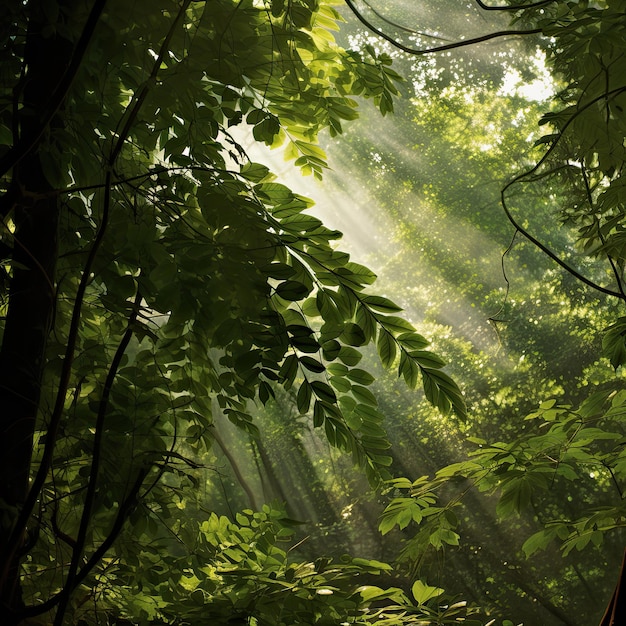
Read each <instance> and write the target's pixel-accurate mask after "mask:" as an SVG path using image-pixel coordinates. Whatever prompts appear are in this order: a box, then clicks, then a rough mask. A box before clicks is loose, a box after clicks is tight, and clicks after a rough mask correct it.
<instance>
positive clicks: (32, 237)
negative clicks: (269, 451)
mask: <svg viewBox="0 0 626 626" xmlns="http://www.w3.org/2000/svg"><path fill="white" fill-rule="evenodd" d="M72 1H73V0H72ZM41 4H42V3H39V2H33V3H32V11H31V16H30V21H29V26H28V33H27V40H26V46H25V50H24V68H25V72H24V78H23V89H22V91H21V98H20V103H21V108H20V109H19V114H18V119H17V120H16V122H15V128H17V129H18V131H19V138H18V139H17V140H16V141H18V142H19V144H20V145H25V146H29V148H30V149H29V150H27V151H26V152H25V154H23V156H21V158H20V159H19V161H18V162H17V163H15V164H14V165H13V170H12V178H11V187H10V191H9V193H8V194H7V196H9V197H10V201H9V202H8V208H9V209H10V210H12V214H11V216H12V219H13V223H14V225H15V230H14V237H13V253H12V259H13V271H12V278H11V282H10V288H9V304H8V312H7V317H6V321H5V327H4V334H3V336H2V345H1V346H0V504H1V505H2V508H3V510H4V513H5V515H4V517H3V520H2V525H3V528H2V529H1V532H0V554H4V555H5V557H4V559H3V562H0V565H1V566H2V578H1V579H0V601H1V603H2V608H1V609H0V623H2V624H10V623H15V622H18V621H19V619H18V618H17V617H15V612H16V611H17V612H19V609H20V606H21V604H22V599H21V593H20V588H19V576H18V573H19V557H20V554H19V552H20V551H21V550H22V545H21V542H22V541H23V540H24V537H22V538H20V540H19V541H20V545H19V546H9V545H7V541H8V539H7V538H8V536H9V528H7V526H8V525H11V524H12V521H14V519H15V513H16V512H17V511H19V510H20V509H21V507H22V505H23V503H24V501H25V498H26V495H27V493H28V488H29V476H30V464H31V457H32V445H33V434H34V429H35V424H36V420H37V414H38V410H39V403H40V397H41V381H42V374H43V369H44V365H45V352H46V344H47V340H48V336H49V333H50V330H51V328H52V324H53V320H54V307H55V287H54V281H55V266H56V260H57V229H58V223H59V200H58V195H57V194H56V193H54V183H55V182H56V181H49V180H48V179H47V178H46V175H45V173H44V168H43V166H42V161H41V156H40V147H41V146H42V145H43V140H42V138H43V137H45V141H46V142H47V145H48V146H50V143H51V142H53V141H54V129H55V128H58V127H59V125H60V123H61V121H60V115H59V112H57V114H56V115H55V116H53V117H52V119H51V122H50V124H49V125H48V127H47V128H46V129H43V128H42V122H43V120H46V119H50V115H49V110H48V107H49V102H50V98H51V94H53V93H54V91H55V88H56V87H57V86H58V85H59V83H60V81H61V78H62V76H63V74H64V73H65V72H66V70H67V68H68V66H69V62H70V59H71V56H72V44H71V42H69V41H68V40H67V39H64V38H62V37H61V36H59V35H58V34H55V33H56V30H55V29H51V28H50V24H48V23H47V20H46V17H45V15H44V13H43V11H42V10H41ZM59 4H60V5H65V6H61V7H60V9H61V11H60V15H61V16H63V10H64V9H67V8H68V7H67V6H66V5H67V3H63V2H60V3H59ZM28 8H29V10H30V9H31V3H29V7H28ZM46 26H47V27H48V28H46ZM15 93H16V97H19V94H18V90H17V89H16V90H15ZM15 108H16V109H17V107H15ZM6 208H7V205H6V204H5V209H6ZM16 548H17V550H16ZM7 554H9V555H11V556H10V557H9V558H7V556H6V555H7Z"/></svg>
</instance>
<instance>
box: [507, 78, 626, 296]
mask: <svg viewBox="0 0 626 626" xmlns="http://www.w3.org/2000/svg"><path fill="white" fill-rule="evenodd" d="M624 92H626V86H625V87H616V88H615V89H612V90H610V91H607V92H606V93H603V94H600V95H599V96H596V97H595V98H592V99H591V100H588V101H587V102H585V103H584V104H583V105H581V104H580V102H579V103H578V104H579V108H578V109H577V111H576V112H575V113H574V114H573V115H572V116H571V117H570V118H569V119H568V120H567V121H566V122H565V124H563V127H562V128H561V129H560V130H559V133H558V135H557V137H556V139H555V140H554V142H553V143H552V144H551V145H550V147H549V148H548V150H546V152H545V153H544V155H543V156H542V157H541V159H539V161H537V163H535V165H534V166H533V167H531V168H530V169H529V170H527V171H525V172H522V173H521V174H519V175H518V176H516V177H515V178H513V179H512V180H511V181H509V182H508V183H507V184H506V185H505V186H504V187H503V188H502V190H501V192H500V202H501V204H502V208H503V209H504V213H505V215H506V217H507V219H508V220H509V222H511V224H512V225H513V226H514V227H515V229H516V230H517V231H518V232H520V233H521V234H522V235H524V237H526V239H528V241H530V242H531V243H532V244H534V245H535V246H536V247H537V248H539V249H540V250H541V251H542V252H543V253H544V254H545V255H546V256H548V257H549V258H551V259H552V260H553V261H554V262H555V263H557V264H558V265H560V266H561V267H562V268H563V269H564V270H565V271H566V272H568V273H569V274H571V275H572V276H574V277H575V278H577V279H578V280H579V281H581V282H582V283H584V284H585V285H587V286H589V287H591V288H592V289H595V290H596V291H599V292H601V293H605V294H607V295H610V296H614V297H616V298H619V299H620V300H624V299H626V298H625V297H624V293H623V291H622V285H621V282H619V283H618V286H619V289H620V291H614V290H612V289H608V288H606V287H603V286H602V285H598V284H597V283H595V282H594V281H592V280H590V279H589V278H587V277H586V276H584V275H583V274H581V273H580V272H578V271H577V270H576V269H574V268H573V267H572V266H571V265H569V264H568V263H566V262H565V261H564V260H563V259H561V257H559V256H558V255H557V254H556V253H554V252H553V251H552V250H550V248H548V247H547V246H546V245H545V244H543V243H541V242H540V241H539V240H538V239H537V238H535V237H533V236H532V235H531V234H530V232H529V231H528V230H526V229H525V228H524V227H523V226H521V225H520V224H519V223H518V222H517V220H516V219H515V218H514V217H513V215H512V213H511V211H510V210H509V208H508V206H507V203H506V192H507V191H508V190H509V189H510V188H511V187H512V186H513V185H516V184H518V183H524V182H531V180H533V179H536V176H533V175H535V174H536V173H537V171H538V170H539V168H540V167H541V166H542V165H543V164H544V163H545V162H546V161H547V159H548V158H549V157H550V155H551V154H552V153H553V152H554V151H555V150H556V148H557V146H558V145H559V143H560V141H561V138H562V137H563V134H564V133H565V131H566V130H567V128H568V127H569V126H570V125H571V124H572V123H573V122H574V120H575V119H576V118H577V117H578V116H579V115H581V114H582V113H583V112H584V111H585V110H587V109H588V108H589V107H591V106H593V105H594V104H596V103H597V102H599V101H601V100H605V99H607V98H609V97H610V96H617V95H619V94H620V93H624ZM531 176H533V178H530V177H531Z"/></svg>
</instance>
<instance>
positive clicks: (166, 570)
mask: <svg viewBox="0 0 626 626" xmlns="http://www.w3.org/2000/svg"><path fill="white" fill-rule="evenodd" d="M338 21H339V16H338V14H337V12H336V11H335V9H334V8H333V7H332V6H331V5H330V4H329V3H325V2H324V3H320V2H317V1H315V0H302V1H300V0H296V1H292V2H288V3H287V2H283V1H281V0H276V1H273V2H253V1H251V0H245V1H243V2H233V1H231V0H217V1H212V2H206V3H205V2H192V1H191V0H182V1H173V0H159V1H157V2H155V1H153V0H149V1H140V2H134V3H131V4H130V5H129V4H128V3H124V2H118V1H114V2H106V3H105V2H82V1H79V0H62V1H61V0H60V1H55V0H52V1H50V2H44V3H33V2H28V3H23V2H20V1H15V2H8V3H4V4H3V8H2V23H3V24H4V25H5V27H4V28H3V30H2V37H3V39H2V50H3V53H2V58H1V61H0V62H1V71H2V76H3V81H2V95H1V100H0V107H1V108H0V116H1V117H0V138H1V141H2V151H1V153H0V174H1V175H2V192H3V197H2V202H3V204H2V231H1V237H2V242H3V249H2V250H3V266H2V279H3V281H4V282H3V287H2V289H3V290H2V298H3V299H2V313H3V317H2V331H3V335H2V349H1V351H0V370H1V371H2V373H3V383H4V384H3V386H2V388H1V390H0V396H1V397H0V404H2V406H3V414H2V422H1V423H2V434H1V436H0V439H1V441H2V444H1V445H2V450H1V451H0V458H2V467H1V468H0V473H1V476H2V485H3V486H2V491H0V498H1V500H0V501H1V503H2V507H1V508H2V539H1V540H0V549H1V550H2V553H3V558H2V560H1V562H2V563H3V571H2V576H1V585H0V590H1V593H0V600H1V603H2V613H1V616H0V621H2V623H3V624H4V623H6V624H10V623H19V622H21V621H22V620H23V619H24V618H26V617H32V616H36V615H40V614H42V615H50V616H53V617H51V618H50V619H52V620H54V623H55V624H58V625H60V624H62V623H72V622H75V621H77V620H79V619H80V620H83V622H81V623H84V621H85V620H86V621H89V622H94V623H95V622H98V623H102V622H100V621H99V620H101V619H109V617H107V616H110V619H114V618H115V617H116V616H122V617H125V618H128V619H130V620H133V621H138V622H141V623H146V622H148V621H151V620H155V619H156V620H165V621H167V622H171V623H175V622H184V623H186V624H189V623H204V622H205V620H206V619H207V616H208V615H214V616H216V617H217V616H221V618H223V619H226V617H227V616H228V617H230V616H232V615H235V616H236V618H237V619H241V620H244V621H246V623H259V624H277V623H337V622H338V621H343V620H346V619H348V618H350V619H351V620H357V622H356V623H364V624H365V623H373V622H380V623H389V624H392V623H393V624H396V623H398V624H399V623H404V622H406V621H409V620H410V619H413V618H412V617H409V615H413V614H422V613H424V612H427V611H428V610H429V609H428V608H427V607H426V605H424V598H423V597H422V596H419V605H418V606H414V605H413V604H412V603H411V601H410V600H409V599H408V598H407V597H406V596H405V595H404V594H403V593H402V592H400V591H398V590H391V591H388V592H387V591H384V590H382V589H381V590H377V589H376V588H374V587H363V586H361V585H359V584H358V582H356V581H355V580H353V578H354V576H356V574H359V573H362V574H375V573H377V572H380V571H384V570H386V569H388V568H387V566H384V565H382V564H377V563H375V562H373V563H372V562H369V561H366V560H362V561H351V560H348V561H347V562H346V563H344V564H342V565H338V566H336V567H335V566H333V567H330V566H328V565H326V564H323V563H322V564H317V565H314V564H306V563H304V564H298V563H294V564H291V563H289V562H288V558H287V557H288V552H287V551H286V550H285V549H283V548H281V547H279V546H278V544H277V541H279V540H281V541H285V540H286V538H287V537H288V536H289V533H288V532H287V530H286V528H285V527H283V526H282V525H281V524H282V522H281V519H282V518H280V515H279V514H278V513H277V512H276V511H275V510H270V509H267V510H265V512H264V513H262V514H261V513H259V514H252V513H250V514H243V515H240V516H238V517H237V520H236V521H235V520H234V519H232V520H230V521H228V520H226V519H225V518H223V517H222V518H218V517H217V516H216V515H215V514H214V513H211V512H200V511H198V512H197V518H194V519H186V518H185V519H184V520H182V519H181V517H180V515H179V511H180V510H182V509H184V508H185V507H186V506H187V501H188V500H189V499H193V489H194V488H197V487H198V479H197V478H196V477H195V476H194V471H195V470H197V469H198V460H197V459H198V458H199V457H198V455H199V454H202V453H204V452H206V451H207V450H208V449H210V448H211V446H212V445H213V443H214V441H215V439H216V437H217V435H216V434H214V432H215V426H214V418H213V416H214V413H215V412H220V413H222V414H224V415H225V416H227V418H228V419H229V420H230V422H232V423H233V424H234V425H235V426H237V427H238V428H240V429H241V430H243V431H245V432H247V433H249V434H250V435H252V436H254V435H255V434H256V433H257V425H256V424H255V421H254V419H253V416H252V410H251V409H252V407H253V406H254V404H255V403H259V404H265V403H268V402H270V401H271V400H272V398H273V397H274V395H275V393H276V392H275V389H276V388H277V387H282V388H283V389H285V390H290V389H294V391H296V390H297V393H296V399H295V402H296V404H297V408H298V411H299V412H300V413H302V414H307V415H308V414H310V415H311V420H312V425H313V427H315V428H319V429H321V430H323V432H324V435H325V437H326V438H327V440H328V441H329V442H330V443H331V444H332V445H333V446H335V447H337V448H340V449H342V450H344V451H346V452H348V453H349V454H350V455H351V457H352V459H353V461H354V463H355V464H357V465H358V466H359V467H360V468H361V470H362V471H364V472H365V474H366V475H367V477H368V478H369V480H370V482H371V483H372V484H373V485H376V484H378V483H379V482H380V480H381V478H385V477H387V476H389V474H388V472H387V469H386V468H387V466H388V465H389V463H390V462H391V459H390V457H389V456H388V455H387V454H386V453H385V450H386V449H387V448H388V447H389V443H388V441H387V437H386V433H385V430H384V428H383V427H382V426H381V424H382V422H383V420H384V417H383V415H382V414H381V413H380V412H379V411H378V410H377V409H376V398H375V396H374V395H373V394H372V393H371V391H370V390H369V388H368V386H369V385H370V383H371V382H372V380H373V377H372V376H371V375H370V374H368V372H367V371H366V370H364V369H362V368H360V367H358V364H359V361H360V360H361V356H362V353H361V347H362V346H363V345H366V344H369V343H373V344H375V345H376V346H377V347H378V351H379V353H380V357H381V359H382V361H383V363H384V364H385V365H386V366H391V365H392V364H393V362H394V357H395V355H396V354H398V355H401V362H400V366H399V368H400V373H401V374H403V375H404V377H405V378H406V380H407V382H408V383H409V385H410V386H411V387H415V386H416V385H417V384H418V381H421V382H422V383H423V386H424V389H425V392H426V395H427V396H428V397H429V399H430V400H431V402H432V403H433V404H434V405H436V406H438V407H439V408H440V409H441V410H442V411H444V412H448V411H450V410H453V411H455V412H456V413H457V414H459V415H463V414H464V412H465V405H464V402H463V399H462V397H461V394H460V391H459V389H458V388H457V386H456V385H455V383H454V382H453V381H452V380H451V379H450V378H449V377H448V376H447V375H446V374H444V373H443V372H442V371H441V368H442V366H443V361H441V360H440V359H438V358H437V357H436V356H434V355H433V354H432V353H430V352H429V351H428V350H427V349H426V345H427V341H426V340H425V339H424V338H423V337H422V336H421V335H419V334H418V333H417V332H416V330H415V328H414V327H413V326H412V325H411V324H410V323H408V322H407V321H405V320H404V319H403V318H401V317H399V316H398V315H397V312H398V311H399V310H400V309H399V307H398V306H397V305H395V304H394V303H393V302H392V301H390V300H389V299H387V298H383V297H381V296H377V295H374V294H373V293H370V292H369V291H368V290H367V288H368V287H369V285H371V284H372V283H373V282H374V279H375V275H374V274H373V273H372V272H371V271H370V270H368V269H367V268H365V267H364V266H362V265H359V264H358V263H354V262H352V261H351V260H350V258H349V256H348V255H347V254H345V253H343V252H341V251H340V250H339V249H337V248H336V247H335V244H334V242H335V241H336V240H337V239H339V238H340V237H341V233H339V232H337V231H334V230H331V229H328V228H326V227H325V226H324V225H323V224H322V223H321V222H320V220H318V219H317V218H315V217H312V216H311V215H309V214H308V213H307V212H306V210H307V209H308V208H309V207H310V205H311V202H310V201H309V200H308V199H306V198H304V197H302V196H300V195H298V194H295V193H293V192H292V191H290V190H289V189H288V188H287V187H286V186H285V185H283V184H280V183H279V182H277V181H276V180H275V178H274V176H273V175H272V174H271V172H270V171H269V170H268V168H267V167H265V166H263V165H261V164H259V163H255V162H253V161H251V160H250V158H249V157H248V156H247V154H246V148H245V146H246V142H249V141H250V140H252V141H253V142H258V143H261V144H266V145H267V146H272V147H276V146H283V147H284V148H285V151H286V154H287V157H288V158H290V159H292V160H293V161H294V162H295V165H296V167H298V168H300V169H301V170H302V172H303V173H304V174H313V175H314V176H316V177H320V176H321V172H322V170H323V168H324V167H325V165H326V162H325V155H324V152H323V150H322V149H321V148H320V147H319V145H318V135H319V133H320V132H321V131H322V130H324V129H329V130H330V134H331V135H337V134H339V133H341V132H342V125H343V123H344V122H345V121H346V120H351V119H354V118H355V117H356V111H355V108H356V106H357V101H356V99H355V97H356V96H362V97H365V98H369V99H371V100H372V101H373V102H374V104H375V105H376V106H377V107H378V109H379V110H380V112H381V113H382V114H383V115H384V114H386V113H388V112H390V111H391V110H392V108H393V104H392V97H393V96H394V95H395V94H396V93H397V89H396V84H397V83H398V82H399V80H400V79H399V76H398V75H397V74H396V73H395V72H394V71H393V70H392V69H391V68H390V63H391V59H390V58H389V57H388V56H387V55H385V54H378V53H376V52H375V51H374V50H373V49H372V48H366V49H365V50H363V51H362V52H361V51H355V50H353V51H348V50H345V49H343V48H341V47H339V46H337V45H336V44H335V43H334V40H333V37H332V34H331V31H332V30H334V29H336V27H337V22H338ZM31 450H32V454H31ZM209 506H210V505H209ZM277 516H278V517H277ZM202 518H204V520H203V519H202ZM168 537H169V538H170V539H171V538H172V537H175V538H176V540H175V541H174V545H173V546H172V545H169V544H168V543H167V542H166V543H163V541H164V540H165V539H166V538H168ZM157 546H158V547H157ZM169 549H171V550H172V553H173V555H175V557H176V558H174V556H171V557H170V556H168V550H169ZM179 553H180V554H179ZM372 590H373V591H372ZM283 598H284V599H283ZM382 600H384V602H383V604H382V605H381V604H380V602H379V601H382ZM374 605H375V606H376V608H372V609H370V608H369V607H370V606H374ZM422 605H424V606H422ZM94 606H95V609H94ZM382 606H385V607H391V608H388V609H387V608H385V609H384V610H383V609H382V608H381V607H382ZM279 607H281V608H279ZM281 615H283V616H282V617H281ZM442 619H443V618H442ZM442 623H443V622H442Z"/></svg>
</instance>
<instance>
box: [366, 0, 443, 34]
mask: <svg viewBox="0 0 626 626" xmlns="http://www.w3.org/2000/svg"><path fill="white" fill-rule="evenodd" d="M361 1H362V2H363V4H364V5H365V6H366V7H367V8H368V9H369V10H370V11H371V12H372V13H373V14H374V15H375V16H376V17H378V18H380V19H381V20H382V21H383V22H385V23H386V24H389V26H393V27H394V28H397V29H398V30H403V31H404V32H405V33H410V34H411V35H419V36H420V37H428V38H429V39H439V40H440V41H451V40H450V39H446V38H445V37H439V36H438V35H431V34H430V33H423V32H421V31H419V30H414V29H413V28H409V27H408V26H403V25H402V24H398V23H397V22H393V21H392V20H390V19H389V18H388V17H385V16H384V15H383V14H382V13H380V11H377V10H376V9H375V8H374V7H373V6H372V5H371V4H370V3H369V2H367V0H361Z"/></svg>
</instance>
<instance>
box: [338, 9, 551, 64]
mask: <svg viewBox="0 0 626 626" xmlns="http://www.w3.org/2000/svg"><path fill="white" fill-rule="evenodd" d="M345 3H346V4H347V5H348V8H349V9H350V10H351V11H352V13H354V15H355V16H356V18H357V19H358V20H359V21H360V22H361V23H362V24H363V25H364V26H366V27H367V29H368V30H370V31H371V32H372V33H373V34H375V35H378V36H379V37H382V38H383V39H384V40H385V41H388V42H389V43H390V44H391V45H392V46H394V47H395V48H398V50H402V51H403V52H406V53H408V54H413V55H415V56H424V55H426V54H434V53H436V52H444V51H446V50H453V49H455V48H463V47H465V46H473V45H474V44H477V43H481V42H483V41H489V40H490V39H496V38H498V37H507V36H510V35H536V34H538V33H541V32H543V29H541V28H530V29H527V30H500V31H496V32H494V33H489V34H487V35H481V36H480V37H473V38H472V39H465V40H463V41H456V42H454V43H449V44H445V45H443V46H435V47H434V48H422V49H420V48H411V47H410V46H405V45H404V44H402V43H400V42H399V41H397V40H396V39H395V38H393V37H392V36H391V35H387V34H386V33H383V32H382V31H381V30H379V29H378V28H376V26H374V25H373V24H372V23H371V22H370V21H369V20H367V19H366V18H365V17H364V16H363V15H362V14H361V13H360V11H359V10H358V9H357V8H356V6H355V5H354V2H353V0H345Z"/></svg>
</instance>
